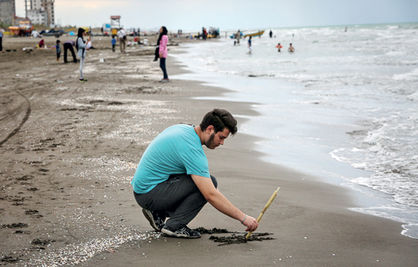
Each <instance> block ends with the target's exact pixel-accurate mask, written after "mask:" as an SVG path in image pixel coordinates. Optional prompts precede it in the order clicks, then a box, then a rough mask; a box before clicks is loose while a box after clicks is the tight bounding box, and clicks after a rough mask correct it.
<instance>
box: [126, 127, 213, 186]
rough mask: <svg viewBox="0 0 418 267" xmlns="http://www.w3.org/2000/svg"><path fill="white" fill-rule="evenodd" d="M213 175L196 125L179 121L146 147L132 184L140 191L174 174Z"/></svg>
mask: <svg viewBox="0 0 418 267" xmlns="http://www.w3.org/2000/svg"><path fill="white" fill-rule="evenodd" d="M181 173H187V174H188V175H191V174H194V175H199V176H203V177H208V178H210V174H209V166H208V159H207V158H206V155H205V152H204V151H203V148H202V144H201V142H200V138H199V136H198V135H197V133H196V132H195V130H194V127H193V126H191V125H186V124H178V125H174V126H171V127H168V128H167V129H165V130H164V131H163V132H162V133H160V134H159V135H158V136H157V137H156V138H155V139H154V140H153V141H152V142H151V144H150V145H149V146H148V147H147V149H146V150H145V152H144V155H143V156H142V158H141V160H140V162H139V165H138V168H137V169H136V172H135V175H134V177H133V179H132V182H131V184H132V185H133V188H134V191H135V192H136V193H137V194H144V193H147V192H149V191H151V190H152V189H153V188H154V187H155V186H156V185H158V184H159V183H162V182H164V181H166V180H167V179H168V177H169V176H170V175H172V174H181Z"/></svg>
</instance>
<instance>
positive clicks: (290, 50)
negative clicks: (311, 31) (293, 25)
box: [287, 43, 295, 53]
mask: <svg viewBox="0 0 418 267" xmlns="http://www.w3.org/2000/svg"><path fill="white" fill-rule="evenodd" d="M287 51H288V52H289V53H293V52H295V48H294V47H293V45H292V43H290V44H289V48H288V49H287Z"/></svg>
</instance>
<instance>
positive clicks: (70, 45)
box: [63, 41, 77, 63]
mask: <svg viewBox="0 0 418 267" xmlns="http://www.w3.org/2000/svg"><path fill="white" fill-rule="evenodd" d="M73 46H74V41H66V42H65V43H64V45H63V48H64V63H68V61H67V52H68V50H69V51H70V52H71V55H72V56H73V62H74V63H77V57H76V56H75V53H74V48H73Z"/></svg>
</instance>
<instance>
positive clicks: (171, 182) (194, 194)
mask: <svg viewBox="0 0 418 267" xmlns="http://www.w3.org/2000/svg"><path fill="white" fill-rule="evenodd" d="M207 179H209V178H207ZM211 179H212V183H213V185H214V186H215V187H217V186H218V183H217V181H216V178H215V177H213V176H212V175H211ZM134 196H135V199H136V202H137V203H138V204H139V206H141V207H142V208H145V209H147V210H151V211H154V212H157V213H159V214H162V215H165V216H167V217H170V218H169V219H168V220H167V221H166V225H167V226H168V227H169V228H171V229H179V228H181V227H183V226H186V225H187V224H188V223H189V222H190V221H191V220H193V218H194V217H196V215H197V214H198V213H199V211H200V210H201V209H202V208H203V206H204V205H205V204H206V203H207V201H206V199H205V198H204V197H203V195H202V193H200V191H199V189H198V188H197V186H196V185H195V183H194V182H193V180H192V177H191V176H190V175H187V174H174V175H171V176H170V177H169V179H168V180H167V181H165V182H162V183H160V184H158V185H157V186H156V187H154V188H153V189H152V190H151V191H150V192H148V193H146V194H137V193H135V192H134Z"/></svg>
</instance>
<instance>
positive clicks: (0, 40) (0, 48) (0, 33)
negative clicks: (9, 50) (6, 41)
mask: <svg viewBox="0 0 418 267" xmlns="http://www.w3.org/2000/svg"><path fill="white" fill-rule="evenodd" d="M1 51H3V29H2V28H0V52H1Z"/></svg>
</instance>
